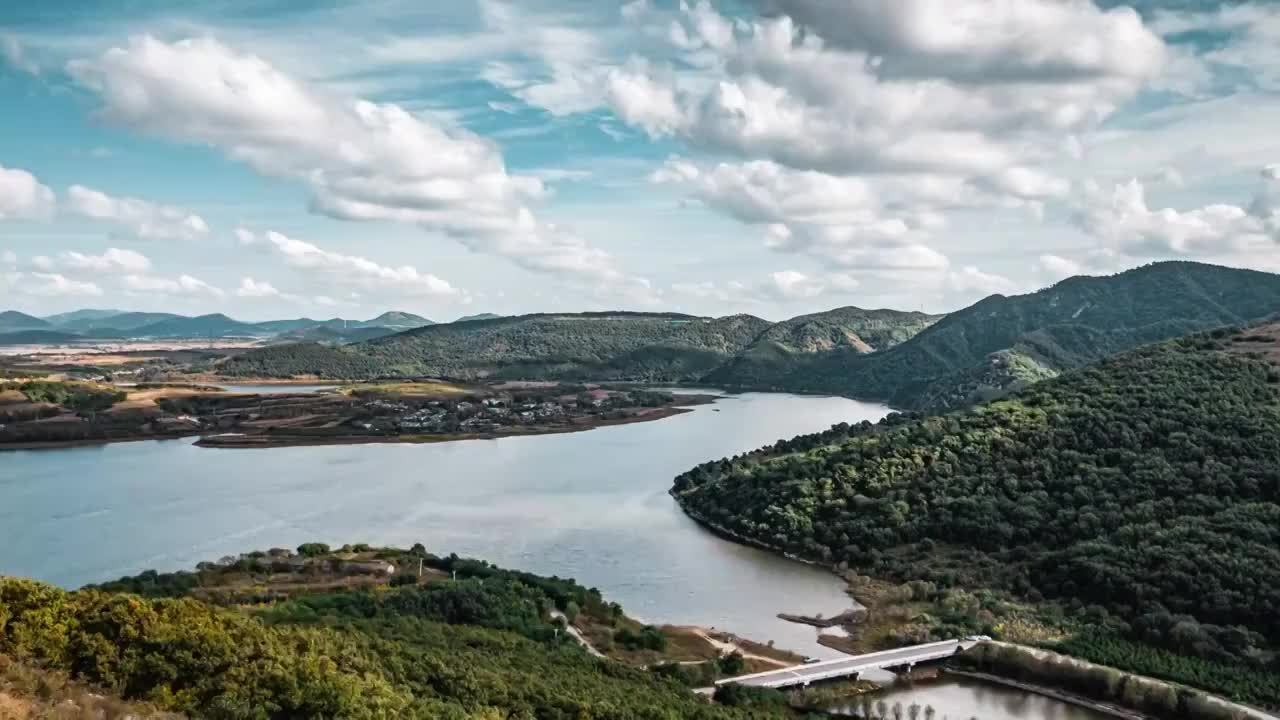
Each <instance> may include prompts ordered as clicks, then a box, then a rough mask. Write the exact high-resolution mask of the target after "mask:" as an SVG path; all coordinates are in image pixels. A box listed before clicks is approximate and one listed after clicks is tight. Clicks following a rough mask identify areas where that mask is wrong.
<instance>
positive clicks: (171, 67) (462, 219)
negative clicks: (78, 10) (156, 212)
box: [68, 36, 619, 281]
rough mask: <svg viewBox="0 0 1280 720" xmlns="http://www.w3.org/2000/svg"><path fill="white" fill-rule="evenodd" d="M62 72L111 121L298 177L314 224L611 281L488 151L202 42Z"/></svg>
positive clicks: (460, 134) (539, 190) (106, 57)
mask: <svg viewBox="0 0 1280 720" xmlns="http://www.w3.org/2000/svg"><path fill="white" fill-rule="evenodd" d="M68 69H69V71H70V73H71V74H72V76H73V77H74V78H76V79H77V80H78V81H79V82H80V83H81V84H82V85H84V86H85V87H87V88H89V89H90V90H92V91H94V92H95V93H97V94H98V95H99V96H100V98H101V100H102V102H103V106H104V107H103V115H104V117H105V118H106V119H108V120H109V121H111V122H113V123H116V124H119V125H123V126H126V127H130V128H134V129H137V130H141V131H143V132H148V133H152V134H155V135H160V136H164V137H169V138H173V139H176V140H180V141H185V142H194V143H207V144H211V145H214V146H217V147H220V148H222V149H223V150H225V151H226V152H227V153H228V154H229V155H230V156H231V157H233V158H235V159H237V160H240V161H243V162H246V163H248V164H249V165H251V166H252V167H253V168H254V169H256V170H257V171H259V172H261V173H263V174H265V175H270V176H275V177H291V178H296V179H298V180H300V181H302V182H304V183H305V184H306V185H307V187H308V188H309V189H310V191H311V208H312V210H313V211H315V212H318V213H321V214H324V215H329V216H331V217H335V218H339V219H344V220H392V221H396V222H405V223H413V224H417V225H420V226H422V227H424V228H427V229H430V230H434V231H438V232H442V233H445V234H447V235H449V236H451V237H454V238H455V239H457V240H459V241H460V242H462V243H463V244H464V245H466V246H467V247H469V248H471V249H473V250H476V251H479V252H486V253H494V254H497V255H501V256H504V257H507V258H509V259H511V260H513V261H515V262H516V263H518V264H520V265H521V266H523V267H525V268H528V269H532V270H538V271H548V272H556V273H566V274H573V275H578V276H581V277H584V278H588V279H591V280H596V281H602V280H616V279H617V278H618V277H619V273H618V271H617V270H616V269H615V268H614V267H613V261H612V259H611V258H610V257H609V255H608V254H607V253H604V252H602V251H600V250H598V249H596V248H592V247H590V246H589V245H587V244H586V243H585V242H584V241H582V240H581V239H579V238H577V237H574V236H573V235H572V234H571V233H568V232H566V231H565V230H564V229H563V228H558V227H555V226H552V225H549V224H546V223H542V222H540V221H538V219H537V218H536V217H535V216H534V214H533V212H532V211H531V210H530V209H529V207H528V205H527V203H528V201H529V200H531V199H535V198H538V197H540V196H542V195H543V194H544V193H545V189H544V187H543V184H542V183H541V181H539V180H538V179H537V178H534V177H527V176H520V175H512V174H510V173H508V172H507V169H506V167H505V163H504V161H503V158H502V155H501V152H500V151H499V149H498V148H497V146H496V145H494V144H493V143H492V142H490V141H488V140H486V139H484V138H482V137H480V136H478V135H476V134H474V133H471V132H468V131H466V130H463V129H459V128H453V127H442V126H439V125H436V124H433V123H432V122H429V121H428V120H426V119H424V118H423V117H420V116H417V115H414V114H413V113H410V112H408V111H407V110H405V109H404V108H402V107H400V106H398V105H394V104H389V103H388V104H379V103H373V102H367V101H364V100H355V101H348V100H343V99H340V98H335V97H330V96H328V95H326V94H324V93H322V92H320V91H318V90H315V89H313V88H311V87H308V86H307V85H305V84H303V83H302V82H300V81H298V80H296V79H294V78H293V77H290V76H289V75H286V74H284V73H283V72H281V71H279V70H277V69H276V68H275V67H273V66H272V65H270V64H269V63H267V62H266V61H265V60H263V59H262V58H260V57H257V56H254V55H249V54H243V53H239V52H237V51H235V50H232V49H231V48H229V47H227V46H225V45H223V44H221V43H219V42H218V41H216V40H214V39H212V38H200V39H190V40H183V41H181V42H175V43H166V42H163V41H160V40H157V39H155V38H153V37H150V36H147V37H140V38H135V39H134V40H132V41H131V42H130V43H129V45H128V46H127V47H123V48H113V49H111V50H109V51H107V52H106V53H104V54H102V55H101V56H100V57H98V58H96V59H92V60H79V61H74V62H72V63H70V64H69V66H68Z"/></svg>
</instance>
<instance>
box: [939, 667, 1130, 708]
mask: <svg viewBox="0 0 1280 720" xmlns="http://www.w3.org/2000/svg"><path fill="white" fill-rule="evenodd" d="M944 674H945V675H955V676H958V677H966V678H971V679H974V680H981V681H983V682H988V683H992V684H995V685H1002V686H1004V687H1008V688H1013V689H1014V690H1021V691H1023V692H1026V693H1031V694H1034V695H1040V696H1041V697H1047V698H1049V699H1051V700H1057V701H1058V702H1064V703H1068V704H1070V705H1075V706H1077V707H1082V708H1085V709H1086V710H1093V711H1095V712H1100V713H1103V714H1106V715H1110V716H1112V717H1116V718H1121V720H1155V719H1154V718H1153V717H1152V716H1150V715H1146V714H1143V713H1140V712H1138V711H1137V710H1130V709H1128V708H1125V707H1121V706H1119V705H1113V704H1111V703H1106V702H1103V701H1101V700H1093V699H1091V698H1087V697H1085V696H1083V695H1077V694H1075V693H1072V692H1068V691H1066V690H1058V689H1056V688H1051V687H1047V686H1044V685H1036V684H1034V683H1026V682H1022V681H1021V680H1012V679H1010V678H1006V677H1001V676H999V675H992V674H990V673H982V672H974V671H972V670H957V669H954V668H950V667H947V668H944Z"/></svg>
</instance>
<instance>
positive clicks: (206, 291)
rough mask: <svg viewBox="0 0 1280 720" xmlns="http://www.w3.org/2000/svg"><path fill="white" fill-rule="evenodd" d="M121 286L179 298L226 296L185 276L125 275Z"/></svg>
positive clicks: (203, 283)
mask: <svg viewBox="0 0 1280 720" xmlns="http://www.w3.org/2000/svg"><path fill="white" fill-rule="evenodd" d="M123 284H124V287H125V289H126V290H128V291H130V292H135V293H160V294H164V295H174V296H181V297H206V298H221V297H224V296H225V295H226V293H225V292H223V291H222V290H221V289H220V288H217V287H214V286H213V285H210V284H209V283H207V282H205V281H203V280H201V279H199V278H196V277H192V276H190V275H186V274H183V275H179V276H178V277H176V278H167V277H157V276H152V275H126V276H125V278H124V281H123Z"/></svg>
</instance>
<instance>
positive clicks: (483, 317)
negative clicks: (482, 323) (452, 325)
mask: <svg viewBox="0 0 1280 720" xmlns="http://www.w3.org/2000/svg"><path fill="white" fill-rule="evenodd" d="M502 317H503V316H502V315H494V314H493V313H479V314H476V315H463V316H462V317H460V318H458V319H457V320H454V322H474V321H476V320H498V319H500V318H502Z"/></svg>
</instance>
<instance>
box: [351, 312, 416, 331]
mask: <svg viewBox="0 0 1280 720" xmlns="http://www.w3.org/2000/svg"><path fill="white" fill-rule="evenodd" d="M352 324H353V325H354V326H356V327H383V328H393V329H396V330H412V329H414V328H420V327H426V326H428V325H435V323H434V322H433V321H431V320H428V319H426V318H424V317H422V316H421V315H414V314H413V313H407V312H399V311H391V312H384V313H382V314H381V315H379V316H378V317H376V318H373V319H372V320H365V321H363V322H358V323H352Z"/></svg>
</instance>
